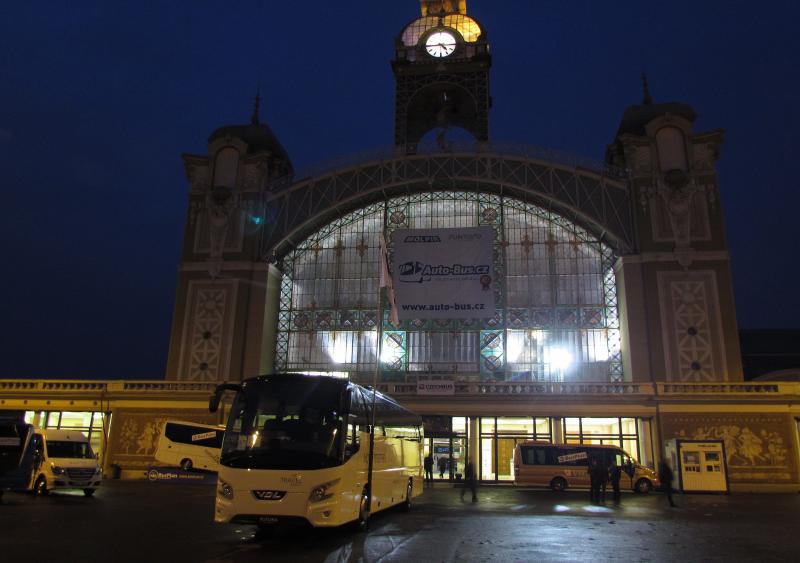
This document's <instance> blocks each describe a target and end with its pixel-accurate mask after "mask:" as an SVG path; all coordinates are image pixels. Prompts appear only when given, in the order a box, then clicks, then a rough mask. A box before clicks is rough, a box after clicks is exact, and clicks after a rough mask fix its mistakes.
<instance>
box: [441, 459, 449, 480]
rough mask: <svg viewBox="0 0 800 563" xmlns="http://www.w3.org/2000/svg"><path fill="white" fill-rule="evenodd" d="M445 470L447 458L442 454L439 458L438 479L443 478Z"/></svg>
mask: <svg viewBox="0 0 800 563" xmlns="http://www.w3.org/2000/svg"><path fill="white" fill-rule="evenodd" d="M445 471H447V458H446V457H444V456H442V457H440V458H439V479H444V472H445Z"/></svg>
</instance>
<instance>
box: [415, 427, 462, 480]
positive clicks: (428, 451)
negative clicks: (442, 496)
mask: <svg viewBox="0 0 800 563" xmlns="http://www.w3.org/2000/svg"><path fill="white" fill-rule="evenodd" d="M426 442H427V443H426V444H425V455H426V456H428V455H432V456H433V478H434V480H441V481H452V480H455V481H460V480H461V479H462V478H463V475H464V465H465V464H466V460H467V439H466V438H462V437H455V436H451V437H449V438H428V439H427V440H426Z"/></svg>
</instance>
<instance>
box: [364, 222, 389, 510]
mask: <svg viewBox="0 0 800 563" xmlns="http://www.w3.org/2000/svg"><path fill="white" fill-rule="evenodd" d="M379 236H380V242H379V249H380V252H379V254H380V261H379V265H380V272H379V276H378V321H377V322H378V330H377V333H378V341H377V342H376V347H375V351H376V354H375V373H374V375H373V377H372V414H371V421H370V433H369V465H368V467H367V494H368V496H367V526H369V517H370V514H372V474H373V469H374V458H375V399H376V395H377V393H378V379H379V375H380V372H381V354H382V353H383V293H384V292H383V288H384V285H385V284H386V283H388V280H385V279H384V278H385V275H386V274H387V272H388V263H387V261H388V257H387V256H386V242H385V240H384V238H383V226H381V232H380V235H379Z"/></svg>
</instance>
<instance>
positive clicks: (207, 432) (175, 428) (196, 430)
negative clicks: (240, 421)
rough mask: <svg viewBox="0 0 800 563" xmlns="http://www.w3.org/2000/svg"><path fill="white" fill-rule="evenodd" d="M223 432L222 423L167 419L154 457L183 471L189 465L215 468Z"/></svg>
mask: <svg viewBox="0 0 800 563" xmlns="http://www.w3.org/2000/svg"><path fill="white" fill-rule="evenodd" d="M224 432H225V427H224V426H210V425H208V424H199V423H197V422H183V421H179V420H168V421H166V422H165V423H164V426H163V428H162V429H161V434H160V436H159V438H158V445H157V446H156V453H155V455H154V457H155V459H156V461H159V462H161V463H163V464H165V465H178V466H180V467H181V469H185V470H186V471H189V470H190V469H192V468H194V469H206V470H208V471H217V470H218V469H219V450H220V448H221V447H222V436H223V434H224Z"/></svg>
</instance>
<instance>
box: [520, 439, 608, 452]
mask: <svg viewBox="0 0 800 563" xmlns="http://www.w3.org/2000/svg"><path fill="white" fill-rule="evenodd" d="M517 445H518V446H549V447H552V448H603V449H608V450H621V449H622V448H621V447H619V446H614V445H611V444H602V445H601V444H553V443H550V442H543V441H541V440H526V441H525V442H519V443H518V444H517Z"/></svg>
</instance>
